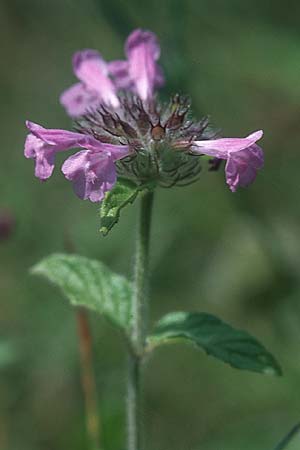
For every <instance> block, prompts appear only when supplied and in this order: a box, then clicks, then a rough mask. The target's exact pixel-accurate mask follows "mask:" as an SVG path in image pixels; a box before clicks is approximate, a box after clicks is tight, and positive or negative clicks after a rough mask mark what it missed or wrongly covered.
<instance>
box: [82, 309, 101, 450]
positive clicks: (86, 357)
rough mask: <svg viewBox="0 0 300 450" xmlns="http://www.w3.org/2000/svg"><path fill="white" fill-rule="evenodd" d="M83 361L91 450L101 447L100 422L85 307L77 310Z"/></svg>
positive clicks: (84, 391) (83, 379)
mask: <svg viewBox="0 0 300 450" xmlns="http://www.w3.org/2000/svg"><path fill="white" fill-rule="evenodd" d="M76 317H77V325H78V338H79V349H80V362H81V380H82V388H83V393H84V401H85V414H86V428H87V434H88V438H89V441H90V445H91V450H99V449H100V422H99V414H98V405H97V399H96V398H97V395H96V381H95V374H94V368H93V355H92V337H91V333H90V327H89V322H88V317H87V313H86V311H85V310H84V309H83V308H78V309H77V311H76Z"/></svg>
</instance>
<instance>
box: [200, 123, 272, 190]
mask: <svg viewBox="0 0 300 450" xmlns="http://www.w3.org/2000/svg"><path fill="white" fill-rule="evenodd" d="M262 136H263V132H262V131H261V130H260V131H256V132H255V133H252V134H250V135H249V136H247V137H245V138H220V139H213V140H209V141H193V143H192V145H191V150H192V151H193V152H194V153H196V154H204V155H209V156H214V157H216V158H218V159H225V160H227V162H226V166H225V173H226V182H227V184H228V185H229V187H230V189H231V190H232V191H233V192H235V191H236V188H237V187H238V186H248V185H249V184H250V183H252V182H253V181H254V180H255V177H256V172H257V171H258V170H259V169H261V168H262V167H263V164H264V155H263V152H262V149H261V148H260V147H259V146H258V145H256V144H255V143H256V141H258V140H259V139H261V137H262Z"/></svg>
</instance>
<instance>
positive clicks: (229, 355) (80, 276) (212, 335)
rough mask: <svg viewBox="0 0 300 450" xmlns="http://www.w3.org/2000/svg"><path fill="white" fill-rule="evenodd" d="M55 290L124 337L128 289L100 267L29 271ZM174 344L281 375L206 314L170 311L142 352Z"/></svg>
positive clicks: (73, 264)
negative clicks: (40, 276) (197, 349)
mask: <svg viewBox="0 0 300 450" xmlns="http://www.w3.org/2000/svg"><path fill="white" fill-rule="evenodd" d="M32 273H34V274H38V275H42V276H44V277H45V278H47V279H48V280H50V281H51V282H52V283H54V284H55V285H56V286H58V287H60V289H61V290H62V292H63V294H64V295H65V296H66V297H67V298H68V299H69V301H70V302H71V304H72V305H74V306H85V307H86V308H88V309H90V310H92V311H95V312H97V313H99V314H101V315H104V316H105V317H106V318H108V319H109V320H110V321H111V322H113V323H114V324H115V325H117V326H118V327H120V328H121V329H122V330H123V331H124V332H125V333H126V334H127V335H128V336H129V337H130V334H131V333H130V332H131V325H132V313H131V299H132V284H131V283H130V282H129V281H128V280H127V279H126V278H125V277H123V276H121V275H117V274H115V273H113V272H111V271H110V270H109V269H108V268H107V267H106V266H105V265H104V264H103V263H101V262H99V261H95V260H91V259H88V258H85V257H82V256H77V255H64V254H54V255H51V256H49V257H47V258H45V259H44V260H42V261H41V262H40V263H38V264H37V265H36V266H35V267H33V269H32ZM178 341H182V342H190V343H192V344H194V345H195V346H196V347H197V348H200V349H203V350H204V351H205V352H206V353H207V354H209V355H212V356H214V357H215V358H217V359H219V360H221V361H224V362H225V363H227V364H230V365H231V366H232V367H236V368H238V369H242V370H251V371H255V372H261V373H272V374H277V375H280V374H281V369H280V367H279V365H278V363H277V362H276V360H275V359H274V358H273V356H272V355H271V354H270V353H269V352H268V351H267V350H266V349H265V348H264V346H263V345H262V344H260V343H259V342H258V341H257V340H256V339H255V338H253V337H252V336H251V335H250V334H248V333H247V332H245V331H241V330H236V329H234V328H233V327H231V326H230V325H228V324H226V323H224V322H223V321H221V320H220V319H218V318H217V317H214V316H212V315H210V314H206V313H198V312H194V313H188V312H175V313H174V312H173V313H170V314H167V315H166V316H165V317H163V318H162V319H161V320H160V321H159V322H158V323H157V324H156V326H155V327H154V330H153V333H152V334H151V335H150V336H148V339H147V346H148V348H147V350H149V351H150V350H151V349H153V348H155V347H157V346H159V345H162V344H169V343H175V342H178Z"/></svg>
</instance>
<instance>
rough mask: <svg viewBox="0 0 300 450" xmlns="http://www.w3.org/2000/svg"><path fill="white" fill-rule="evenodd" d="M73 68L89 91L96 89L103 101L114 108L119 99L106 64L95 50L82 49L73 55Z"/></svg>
mask: <svg viewBox="0 0 300 450" xmlns="http://www.w3.org/2000/svg"><path fill="white" fill-rule="evenodd" d="M73 69H74V73H75V75H76V76H77V78H78V79H79V80H80V81H82V82H83V83H84V85H85V86H86V87H87V88H88V89H89V90H91V91H96V92H97V93H98V95H99V96H100V98H101V99H102V100H103V102H104V103H106V104H108V105H111V106H113V107H115V108H117V107H118V106H119V104H120V103H119V100H118V97H117V95H116V92H115V87H114V85H113V82H112V81H111V80H110V78H109V73H108V66H107V64H106V62H105V61H104V60H103V59H102V58H101V55H100V53H98V52H97V51H96V50H88V49H87V50H82V51H79V52H76V53H75V55H74V56H73Z"/></svg>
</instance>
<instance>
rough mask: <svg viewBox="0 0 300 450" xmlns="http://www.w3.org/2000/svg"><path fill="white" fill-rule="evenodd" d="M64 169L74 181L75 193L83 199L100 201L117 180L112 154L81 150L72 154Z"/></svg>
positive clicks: (67, 176) (66, 174)
mask: <svg viewBox="0 0 300 450" xmlns="http://www.w3.org/2000/svg"><path fill="white" fill-rule="evenodd" d="M62 171H63V173H64V175H65V177H66V178H67V179H68V180H71V181H73V187H74V191H75V193H76V194H77V195H78V197H80V198H81V199H84V200H86V199H90V200H91V201H92V202H99V201H101V200H102V199H103V197H104V195H105V192H107V191H109V190H110V189H112V187H113V186H114V184H115V182H116V177H117V175H116V169H115V165H114V163H113V160H112V158H111V156H109V155H105V154H100V153H94V152H91V151H89V150H87V151H84V150H83V151H81V152H78V153H76V154H75V155H72V156H70V157H69V158H68V159H67V160H66V161H65V162H64V164H63V166H62Z"/></svg>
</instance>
